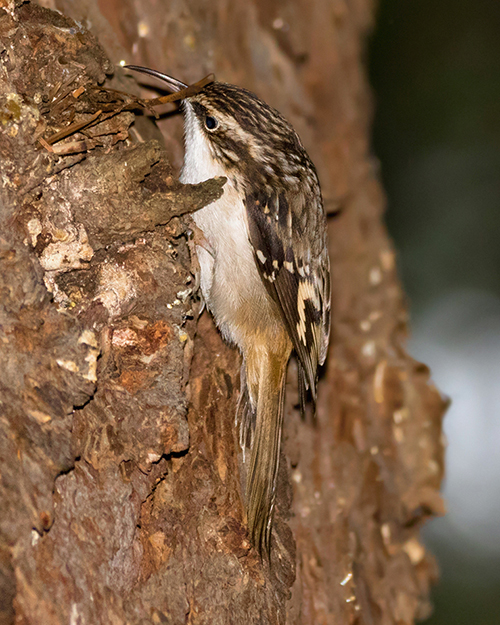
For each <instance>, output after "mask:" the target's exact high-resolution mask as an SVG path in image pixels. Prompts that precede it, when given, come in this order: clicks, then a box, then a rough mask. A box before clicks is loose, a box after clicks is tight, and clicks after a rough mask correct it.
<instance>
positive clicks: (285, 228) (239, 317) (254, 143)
mask: <svg viewBox="0 0 500 625" xmlns="http://www.w3.org/2000/svg"><path fill="white" fill-rule="evenodd" d="M128 67H129V69H133V70H137V71H140V72H144V73H147V74H151V75H152V76H156V77H157V78H160V79H161V80H163V81H165V82H166V83H167V85H168V86H169V88H170V90H172V91H180V90H182V89H185V88H187V85H185V84H184V83H182V82H180V81H178V80H176V79H174V78H171V77H170V76H167V75H165V74H162V73H160V72H157V71H155V70H151V69H147V68H144V67H137V66H128ZM183 108H184V114H185V157H184V166H183V169H182V173H181V181H182V182H184V183H198V182H202V181H204V180H207V179H208V178H213V177H215V176H225V177H226V178H227V183H226V185H225V187H224V194H223V196H222V197H221V198H220V199H219V200H217V201H215V202H213V203H212V204H210V205H208V206H206V207H205V208H202V209H201V210H199V211H198V212H197V213H195V214H194V215H193V218H194V221H195V223H196V224H197V226H198V227H199V228H200V229H201V230H202V231H203V234H204V238H205V243H204V244H203V246H201V245H200V246H198V247H197V255H198V260H199V263H200V273H201V276H200V285H201V291H202V294H203V297H204V300H205V302H206V305H207V307H208V309H209V310H210V312H211V313H212V315H213V317H214V319H215V322H216V324H217V325H218V327H219V328H220V331H221V332H222V334H223V336H224V338H225V339H226V340H228V341H230V342H231V343H234V344H236V345H237V346H238V347H239V349H240V351H241V353H242V355H243V367H242V394H241V398H240V406H239V408H238V414H239V417H240V428H241V429H240V436H241V439H242V440H244V441H246V440H249V439H250V440H251V458H250V467H249V471H248V476H247V488H246V491H247V494H246V499H247V506H246V509H247V517H248V527H249V532H250V538H251V540H252V543H253V544H254V545H255V546H256V547H257V548H258V549H259V551H260V553H261V554H263V553H264V552H267V553H268V554H269V549H270V537H271V530H272V519H273V508H274V500H275V490H276V478H277V473H278V463H279V450H280V441H281V431H282V423H283V401H284V394H285V373H286V368H287V363H288V359H289V357H290V354H291V351H292V349H295V351H296V353H297V356H298V368H299V389H300V399H301V408H302V410H304V402H305V395H306V391H307V389H310V391H311V395H312V399H313V402H315V401H316V384H317V369H318V364H323V363H324V361H325V358H326V350H327V347H328V337H329V329H330V262H329V258H328V251H327V241H326V218H325V212H324V210H323V204H322V199H321V191H320V187H319V182H318V177H317V174H316V170H315V168H314V165H313V164H312V162H311V160H310V159H309V157H308V155H307V153H306V151H305V150H304V147H303V146H302V144H301V142H300V139H299V137H298V136H297V134H296V132H295V131H294V129H293V128H292V127H291V126H290V124H289V123H288V122H287V121H286V120H285V119H284V118H283V117H282V115H280V113H278V111H276V110H274V109H273V108H271V107H270V106H268V105H267V104H265V103H264V102H263V101H262V100H260V99H259V98H258V97H257V96H255V95H254V94H253V93H250V92H249V91H247V90H246V89H241V88H239V87H235V86H233V85H228V84H225V83H221V82H211V83H209V84H207V85H205V86H204V87H203V88H202V89H201V90H199V91H198V92H196V93H194V95H193V94H192V93H189V92H188V94H187V95H186V97H185V99H184V100H183Z"/></svg>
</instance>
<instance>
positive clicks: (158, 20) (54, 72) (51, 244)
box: [0, 0, 444, 625]
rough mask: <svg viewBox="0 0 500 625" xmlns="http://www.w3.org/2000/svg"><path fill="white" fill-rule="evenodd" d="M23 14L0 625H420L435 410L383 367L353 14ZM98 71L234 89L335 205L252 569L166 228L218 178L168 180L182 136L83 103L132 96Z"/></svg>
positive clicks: (384, 255) (346, 10) (384, 253)
mask: <svg viewBox="0 0 500 625" xmlns="http://www.w3.org/2000/svg"><path fill="white" fill-rule="evenodd" d="M41 4H44V6H46V7H48V9H47V8H41V7H40V6H38V5H36V4H33V3H29V2H24V3H23V2H22V1H21V0H2V2H1V5H2V6H3V9H2V12H1V13H0V41H1V44H2V47H1V67H2V71H1V74H0V118H1V122H2V127H1V132H0V159H1V161H0V170H1V176H2V178H1V180H2V184H1V190H0V202H1V204H0V292H1V299H0V371H1V374H2V375H1V378H0V414H1V428H2V435H1V438H0V497H1V499H0V501H1V508H0V604H1V605H0V623H9V624H10V623H14V622H15V623H17V624H30V625H45V624H47V625H48V624H50V625H54V624H59V623H60V624H63V623H64V624H66V623H71V624H72V625H73V624H75V625H77V624H81V625H83V624H84V623H88V624H92V625H98V624H103V625H108V624H111V623H113V624H116V625H118V624H125V623H127V624H134V625H135V624H139V623H140V624H145V623H168V624H172V625H177V624H181V623H192V624H201V623H207V624H208V623H210V624H217V623H220V624H221V625H222V624H226V623H227V624H237V625H239V624H249V625H251V624H267V623H273V624H274V623H285V622H286V623H289V624H299V623H300V624H304V625H305V624H308V625H309V624H310V625H318V624H333V623H335V624H336V625H338V624H344V623H345V624H347V623H359V624H366V625H375V624H379V623H380V624H389V623H413V622H414V620H415V618H419V617H422V616H425V615H426V614H427V613H428V610H429V603H428V592H429V584H430V582H431V581H432V579H433V578H434V577H435V572H436V567H435V564H434V561H433V559H432V556H430V555H429V554H428V553H427V551H426V550H425V548H424V547H423V546H422V544H421V542H420V539H419V531H420V528H421V526H422V524H423V523H424V521H425V520H426V519H427V518H428V517H429V516H432V515H435V514H440V513H442V511H443V504H442V501H441V498H440V495H439V492H438V490H439V486H440V481H441V478H442V470H443V441H442V437H441V418H442V415H443V412H444V402H443V400H442V398H441V396H440V395H439V393H438V392H437V390H436V389H435V388H434V387H433V386H432V384H430V382H429V372H428V370H427V368H426V367H425V366H424V365H421V364H419V363H417V362H415V361H413V360H412V359H411V358H410V357H409V356H408V355H407V354H406V352H405V351H404V348H403V346H402V344H403V341H404V336H405V325H406V312H405V308H404V300H403V294H402V291H401V287H400V283H399V281H398V278H397V272H396V268H395V254H394V251H393V249H392V246H391V243H390V242H389V240H388V238H387V233H386V231H385V228H384V226H383V225H382V222H381V219H382V212H383V204H384V198H383V194H382V191H381V188H380V184H379V181H378V179H377V173H376V165H375V163H374V160H373V158H372V157H371V156H370V153H369V147H368V141H369V140H368V136H369V122H370V94H369V90H368V87H367V83H366V76H365V72H364V68H363V64H362V57H363V52H364V42H365V38H366V36H367V32H368V31H369V28H370V27H371V25H372V20H373V12H374V7H373V3H372V2H370V1H369V0H357V1H356V2H344V0H317V1H315V2H314V3H310V2H306V1H301V0H295V1H294V2H292V1H289V2H280V1H278V0H266V1H265V2H264V1H263V0H237V1H233V2H228V1H226V2H224V0H213V1H212V2H210V3H205V2H201V1H197V0H188V1H187V2H184V3H177V2H166V1H162V0H157V1H156V2H152V1H149V0H145V1H144V2H142V3H135V2H132V0H122V2H119V3H115V2H105V1H102V2H100V3H99V2H98V1H97V0H85V1H84V2H80V3H74V2H71V1H70V0H46V1H45V2H43V3H41ZM49 9H58V10H59V11H61V13H62V14H61V13H56V12H54V11H51V10H49ZM73 20H75V21H73ZM89 31H90V32H89ZM90 33H92V34H90ZM98 41H99V42H100V43H98ZM101 46H102V47H101ZM122 59H124V60H126V61H127V62H134V63H138V64H142V65H148V66H150V67H155V68H157V69H159V70H162V71H165V72H168V73H170V74H172V75H174V76H176V77H178V78H180V79H181V80H183V81H185V82H193V81H195V80H198V79H199V78H201V77H202V76H203V75H205V74H207V73H209V72H211V71H216V73H217V77H218V78H219V79H221V80H225V81H227V82H232V83H236V84H238V85H241V86H245V87H247V88H249V89H251V90H253V91H255V92H256V93H258V94H259V95H260V96H261V97H262V98H263V99H265V100H266V101H267V102H269V103H270V104H272V105H273V106H275V107H276V108H278V109H279V110H280V111H281V112H283V114H284V115H285V116H286V117H287V118H288V119H289V120H290V121H291V122H292V124H293V125H294V126H295V128H296V130H297V131H298V132H299V134H300V135H301V137H302V139H303V142H304V144H305V145H306V148H307V150H308V152H309V153H310V155H311V157H312V159H313V161H314V162H315V163H316V165H317V168H318V172H319V176H320V180H321V182H322V188H323V192H324V196H325V202H326V205H327V207H331V208H332V209H335V208H338V209H340V214H339V215H338V216H336V217H332V218H331V220H330V224H329V235H330V252H331V261H332V284H333V301H332V311H333V319H332V338H331V345H330V351H329V358H328V362H327V365H326V367H325V370H324V372H323V373H324V374H323V379H322V381H321V383H320V386H319V403H318V415H317V419H316V421H313V420H312V419H311V420H301V418H300V415H299V411H298V406H297V403H298V396H297V381H296V368H295V364H294V362H293V361H292V363H291V365H290V367H289V372H288V380H287V397H286V411H285V432H284V440H283V445H282V460H281V468H280V475H279V482H278V502H277V514H276V518H275V531H274V534H273V541H272V557H271V566H267V564H266V563H262V562H261V560H260V559H259V557H258V555H257V554H256V552H255V551H254V550H253V549H252V548H251V546H250V544H249V540H248V535H247V530H246V524H245V517H244V493H242V492H241V485H240V477H239V473H240V467H241V462H242V457H241V452H240V449H239V445H238V441H237V435H236V431H235V425H234V416H235V410H236V404H237V400H238V393H239V367H240V356H239V355H238V353H237V352H236V351H235V350H234V349H232V348H231V347H229V346H227V345H225V344H224V343H223V341H222V339H221V337H220V335H219V334H218V332H217V330H216V329H215V327H214V324H213V322H212V320H211V318H210V316H209V315H208V314H207V313H206V311H205V312H203V313H202V314H201V315H200V312H201V305H200V301H199V297H198V295H197V289H196V273H197V267H196V260H195V259H194V258H192V257H191V255H190V248H191V243H190V231H189V226H190V219H189V216H188V215H187V214H188V213H190V212H193V211H195V210H197V209H199V208H201V207H202V206H205V205H206V204H208V203H210V202H211V201H213V200H214V199H216V198H217V197H219V196H220V195H221V194H222V193H223V185H224V180H211V181H208V182H206V183H203V184H201V185H194V186H191V185H181V184H179V183H178V182H177V181H176V174H175V171H176V170H177V169H178V167H179V164H180V162H181V159H182V142H181V135H182V129H181V126H182V120H181V119H180V118H179V117H178V116H177V117H174V118H172V117H171V116H163V117H162V119H161V120H160V121H159V122H158V125H159V126H160V128H161V130H162V131H163V136H164V139H163V137H162V134H160V132H159V130H158V129H157V127H156V126H155V125H154V124H153V122H151V121H150V119H148V117H147V116H146V115H140V114H138V115H137V116H134V114H133V113H132V112H131V111H130V110H127V108H130V107H127V104H126V102H127V98H124V96H121V95H120V94H119V93H115V92H110V91H103V90H101V89H99V88H98V84H102V83H103V81H104V80H105V79H106V83H105V84H106V87H112V88H114V89H117V90H120V91H126V92H134V93H138V92H137V90H136V89H137V87H136V86H135V83H134V81H133V79H132V78H129V77H126V76H125V74H124V73H123V70H121V69H120V68H119V67H118V63H119V61H120V60H122ZM113 72H114V76H113V77H112V74H113ZM106 77H107V78H106ZM136 108H137V107H136ZM99 111H101V113H99ZM62 129H65V131H64V132H60V131H61V130H62ZM58 133H59V134H58ZM65 135H67V136H65ZM332 212H333V211H332Z"/></svg>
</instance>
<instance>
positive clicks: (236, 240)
mask: <svg viewBox="0 0 500 625" xmlns="http://www.w3.org/2000/svg"><path fill="white" fill-rule="evenodd" d="M185 143H186V151H185V156H184V166H183V169H182V172H181V176H180V180H181V182H183V183H185V184H186V183H190V184H196V183H199V182H203V181H204V180H208V179H210V178H214V177H216V176H227V172H226V171H224V169H223V167H222V166H221V165H220V164H219V163H218V162H217V161H216V160H215V159H214V158H213V156H212V152H211V149H210V145H209V143H208V140H207V138H206V137H205V134H204V131H203V130H202V129H201V128H200V127H199V122H198V120H197V118H196V117H195V115H194V113H193V111H192V109H191V107H190V106H189V105H188V106H186V141H185ZM193 219H194V221H195V223H196V225H197V226H198V227H199V228H200V229H201V230H202V232H203V235H204V239H205V242H204V243H203V244H202V245H198V246H197V254H198V261H199V263H200V272H201V276H200V286H201V290H202V294H203V297H204V299H205V302H206V304H207V306H208V308H209V309H210V311H211V312H212V314H213V315H214V317H215V321H216V323H217V325H218V326H219V327H220V329H221V331H222V333H223V335H224V336H225V338H226V339H228V340H230V341H232V342H234V343H236V344H237V345H239V346H240V347H242V343H243V342H244V339H243V337H242V336H240V335H239V331H238V327H237V325H238V324H237V322H236V320H237V319H241V317H242V310H243V312H244V307H245V306H246V307H252V308H255V307H257V306H259V305H260V306H261V307H262V308H265V306H266V303H267V299H268V298H267V294H266V292H265V287H264V285H263V284H262V281H261V279H260V276H259V274H258V270H257V267H256V265H255V260H254V254H253V249H252V246H251V244H250V240H249V235H248V226H247V216H246V209H245V205H244V203H243V195H242V192H241V191H238V190H237V189H236V188H235V185H234V184H233V182H232V180H231V179H228V180H227V182H226V184H225V185H224V193H223V195H222V196H221V197H220V198H219V199H218V200H216V201H215V202H212V203H211V204H209V205H208V206H205V207H204V208H202V209H200V210H199V211H197V212H196V213H194V214H193ZM249 312H250V311H249ZM245 316H246V315H245Z"/></svg>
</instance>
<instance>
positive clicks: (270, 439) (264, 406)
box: [247, 357, 288, 558]
mask: <svg viewBox="0 0 500 625" xmlns="http://www.w3.org/2000/svg"><path fill="white" fill-rule="evenodd" d="M287 360H288V358H287V359H286V360H285V361H284V362H283V361H282V359H278V358H272V357H270V358H269V359H265V363H264V364H262V365H261V369H260V371H259V384H258V399H257V407H256V422H255V431H254V435H253V444H252V453H251V458H250V469H249V472H248V478H247V517H248V528H249V532H250V539H251V541H252V544H253V545H254V546H255V547H256V548H257V549H258V551H259V553H260V554H261V556H264V555H265V554H267V557H268V558H269V554H270V549H271V530H272V522H273V514H274V502H275V496H276V480H277V477H278V467H279V454H280V443H281V432H282V429H283V405H284V398H285V373H286V364H287ZM276 389H279V391H278V392H276Z"/></svg>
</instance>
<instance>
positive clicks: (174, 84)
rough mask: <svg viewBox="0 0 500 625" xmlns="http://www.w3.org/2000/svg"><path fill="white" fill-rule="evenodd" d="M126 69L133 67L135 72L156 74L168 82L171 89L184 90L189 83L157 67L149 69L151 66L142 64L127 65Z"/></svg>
mask: <svg viewBox="0 0 500 625" xmlns="http://www.w3.org/2000/svg"><path fill="white" fill-rule="evenodd" d="M124 67H125V69H131V70H132V71H134V72H141V73H142V74H149V75H150V76H154V77H155V78H159V79H160V80H163V82H166V83H167V85H168V87H169V89H170V91H174V92H177V91H182V89H187V87H188V85H186V84H185V83H183V82H181V81H180V80H177V78H172V76H167V74H162V73H161V72H158V71H156V70H155V69H149V67H141V66H140V65H125V66H124Z"/></svg>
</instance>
